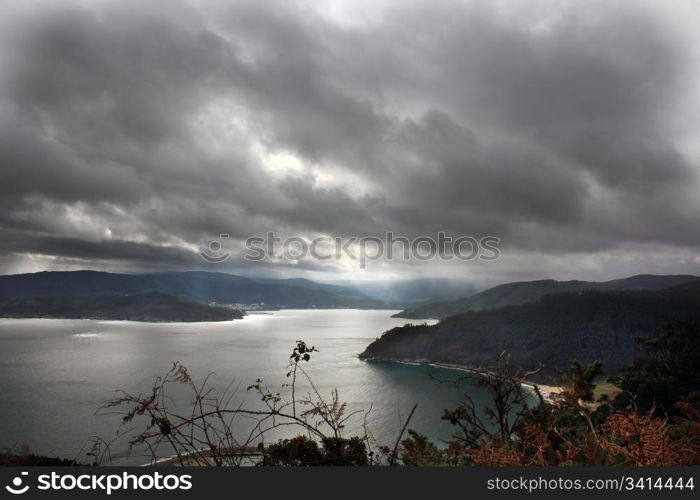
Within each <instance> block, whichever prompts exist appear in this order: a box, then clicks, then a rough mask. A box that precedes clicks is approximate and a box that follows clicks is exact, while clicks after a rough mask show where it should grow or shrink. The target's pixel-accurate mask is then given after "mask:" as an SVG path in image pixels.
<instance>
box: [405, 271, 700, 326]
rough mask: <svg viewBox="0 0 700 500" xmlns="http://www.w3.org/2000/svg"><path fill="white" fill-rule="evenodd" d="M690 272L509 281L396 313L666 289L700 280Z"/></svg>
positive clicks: (444, 312)
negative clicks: (574, 294) (586, 292)
mask: <svg viewBox="0 0 700 500" xmlns="http://www.w3.org/2000/svg"><path fill="white" fill-rule="evenodd" d="M698 280H700V277H698V276H691V275H667V276H663V275H661V276H659V275H651V274H642V275H637V276H631V277H629V278H623V279H616V280H612V281H555V280H538V281H519V282H515V283H506V284H503V285H498V286H495V287H493V288H489V289H487V290H484V291H483V292H479V293H477V294H474V295H471V296H469V297H466V298H461V299H457V300H449V301H441V302H431V303H429V304H423V305H420V306H416V307H411V308H408V309H406V310H404V311H401V312H400V313H397V314H395V317H397V318H409V319H440V318H446V317H448V316H452V315H454V314H459V313H463V312H466V311H479V310H482V309H497V308H499V307H504V306H514V305H521V304H527V303H528V302H535V301H537V300H539V299H540V298H541V297H542V296H544V295H548V294H553V293H565V292H580V291H584V290H599V291H621V290H661V289H663V288H667V287H671V286H674V285H679V284H682V283H688V282H692V281H698Z"/></svg>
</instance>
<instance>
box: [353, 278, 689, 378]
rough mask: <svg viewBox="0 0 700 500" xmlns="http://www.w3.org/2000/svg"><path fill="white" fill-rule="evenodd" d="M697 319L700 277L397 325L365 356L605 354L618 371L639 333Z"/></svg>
mask: <svg viewBox="0 0 700 500" xmlns="http://www.w3.org/2000/svg"><path fill="white" fill-rule="evenodd" d="M698 317H700V282H694V283H686V284H683V285H680V286H676V287H672V288H668V289H664V290H660V291H619V292H601V291H586V292H573V293H563V294H555V295H546V296H544V297H542V298H541V299H540V300H539V301H538V302H533V303H528V304H525V305H520V306H508V307H504V308H500V309H490V310H482V311H470V312H466V313H461V314H458V315H454V316H450V317H448V318H445V319H443V320H442V321H440V322H439V323H438V324H436V325H433V326H425V325H418V326H413V325H406V326H404V327H400V328H394V329H393V330H390V331H388V332H386V333H385V334H384V335H383V336H382V337H381V338H380V339H378V340H376V341H375V342H373V343H372V344H370V345H369V346H368V347H367V349H366V350H365V352H364V353H362V355H361V356H362V357H365V358H377V359H387V360H413V361H430V362H443V363H455V364H461V365H468V366H486V365H491V364H492V363H493V362H494V360H495V359H496V358H497V356H498V355H499V354H500V353H501V352H503V351H504V350H505V351H508V352H509V353H510V354H511V356H512V360H513V362H514V363H515V364H517V365H519V366H522V367H524V368H528V369H534V368H537V367H538V366H540V364H544V365H547V366H549V367H553V366H566V365H568V361H569V359H571V358H577V359H580V360H581V361H584V362H590V361H593V360H595V359H603V360H605V363H606V364H605V367H606V371H607V372H608V373H613V372H615V371H616V370H617V369H619V368H620V367H622V366H626V365H628V364H629V363H630V362H631V361H632V359H633V356H634V343H633V338H634V337H636V336H640V335H647V334H651V333H653V332H655V331H656V330H657V329H658V328H659V327H660V326H661V325H662V324H664V323H666V322H668V321H673V320H677V319H688V318H698Z"/></svg>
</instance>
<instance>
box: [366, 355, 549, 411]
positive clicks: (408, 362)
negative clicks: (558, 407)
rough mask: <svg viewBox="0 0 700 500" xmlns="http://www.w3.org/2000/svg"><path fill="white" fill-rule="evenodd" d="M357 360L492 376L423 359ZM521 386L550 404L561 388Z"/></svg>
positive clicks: (532, 384)
mask: <svg viewBox="0 0 700 500" xmlns="http://www.w3.org/2000/svg"><path fill="white" fill-rule="evenodd" d="M358 358H360V359H361V360H362V361H368V362H373V363H396V364H402V365H414V366H432V367H434V368H444V369H447V370H454V371H460V372H466V373H471V374H473V375H483V376H487V377H488V376H492V375H493V372H490V371H488V370H484V369H481V368H475V367H473V366H468V365H461V364H458V363H444V362H441V361H430V360H427V359H425V360H423V359H394V358H379V357H376V356H363V355H362V354H359V355H358ZM522 386H523V387H525V388H526V389H528V390H529V391H530V392H532V393H533V394H535V393H536V392H535V387H537V388H538V389H539V390H540V392H541V394H542V397H543V398H544V399H545V401H548V402H550V403H551V402H552V401H553V399H554V398H555V397H556V395H557V394H559V393H561V392H562V387H560V386H557V385H549V384H540V383H539V382H535V381H532V380H526V381H524V382H523V383H522Z"/></svg>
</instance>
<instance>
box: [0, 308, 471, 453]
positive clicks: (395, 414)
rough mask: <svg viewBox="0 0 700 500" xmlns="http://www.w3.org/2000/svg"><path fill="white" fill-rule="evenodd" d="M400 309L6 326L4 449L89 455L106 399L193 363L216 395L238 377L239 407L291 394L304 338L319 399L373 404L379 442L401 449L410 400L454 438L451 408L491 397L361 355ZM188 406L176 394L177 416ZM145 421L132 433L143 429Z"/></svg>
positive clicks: (2, 340)
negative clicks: (291, 366)
mask: <svg viewBox="0 0 700 500" xmlns="http://www.w3.org/2000/svg"><path fill="white" fill-rule="evenodd" d="M393 312H394V311H359V310H284V311H277V312H273V313H269V314H251V315H249V316H247V317H246V318H245V319H243V320H237V321H232V322H221V323H138V322H128V321H94V320H48V319H35V320H10V319H2V320H0V353H1V355H0V395H1V396H0V397H1V398H2V403H1V405H0V448H6V447H12V446H16V445H19V444H20V443H27V444H28V445H29V446H30V448H31V450H32V451H33V452H35V453H40V454H50V455H53V456H61V457H66V458H77V459H79V460H82V459H84V453H85V449H84V447H85V446H86V443H87V442H88V441H89V439H90V438H91V436H101V437H104V438H106V439H111V438H112V437H114V431H115V430H116V429H117V427H118V425H119V418H118V417H117V416H114V415H112V416H101V415H95V411H96V410H97V408H98V407H99V405H100V403H101V402H102V401H104V400H107V399H110V398H112V397H113V396H114V395H115V393H114V391H115V390H116V389H124V390H126V391H128V392H131V393H139V392H148V391H149V389H150V388H151V387H152V384H153V380H154V378H155V377H156V376H158V375H161V374H164V373H165V372H167V370H168V369H169V368H170V366H171V364H172V362H173V361H180V362H182V363H183V364H184V365H185V366H187V367H188V369H189V371H190V373H191V374H192V376H193V378H194V379H195V380H202V379H203V378H204V377H206V376H207V375H208V374H209V373H212V372H213V373H214V375H213V376H212V378H211V382H210V384H211V385H212V386H213V387H214V388H215V389H216V390H217V391H220V392H221V391H223V390H224V389H226V387H227V386H228V385H229V384H230V383H231V382H232V381H233V382H234V387H235V386H238V385H240V389H239V390H238V391H237V392H236V394H235V396H234V399H233V401H234V402H235V404H237V403H240V402H241V401H247V402H248V403H251V404H254V402H255V398H254V396H253V394H251V393H248V392H246V391H245V387H246V386H247V385H249V384H251V383H253V382H254V381H255V380H256V379H257V378H261V379H263V381H264V382H265V383H266V384H267V385H268V386H269V387H270V388H271V389H274V391H273V392H278V391H282V393H283V395H284V394H285V392H284V391H285V390H286V389H284V388H281V386H282V384H285V383H286V382H288V379H287V378H286V377H285V374H286V366H287V362H288V359H289V354H290V353H291V350H292V348H293V346H294V343H295V341H296V340H297V339H303V340H305V341H306V342H307V343H309V344H313V345H315V346H316V348H317V349H319V351H320V352H318V353H316V354H315V355H314V356H313V359H312V361H311V362H310V363H308V364H307V365H305V368H306V369H307V371H308V373H309V374H310V376H311V377H312V379H313V381H314V383H315V384H316V385H317V386H318V388H319V390H320V391H321V392H322V394H324V395H329V394H330V392H331V390H332V389H333V388H337V389H338V390H339V393H340V397H341V399H342V400H343V401H346V402H347V403H348V408H349V410H350V411H352V410H356V409H363V410H369V409H370V408H371V411H370V413H369V415H368V416H367V426H368V429H369V430H370V432H371V433H372V435H373V437H374V438H375V440H376V441H377V442H378V443H380V444H381V443H387V444H393V441H394V439H395V438H396V435H397V433H398V431H399V430H400V427H401V423H402V419H403V418H406V416H407V415H408V413H409V411H410V409H411V407H412V406H413V404H414V403H418V409H417V411H416V414H415V416H414V419H413V420H412V422H411V426H410V427H412V428H415V429H416V430H418V431H420V432H423V433H425V434H427V435H429V436H430V437H432V438H434V439H436V440H440V439H447V438H449V436H450V434H451V432H452V429H451V427H450V426H449V424H447V423H445V422H441V420H440V414H441V412H442V410H443V409H444V408H452V407H454V406H455V404H456V403H457V401H458V400H459V397H460V394H461V393H462V392H464V391H467V390H469V391H470V395H471V396H472V397H473V398H476V400H477V401H478V400H479V399H481V398H483V394H480V393H479V392H478V391H476V390H475V389H474V388H469V387H464V385H463V386H462V388H460V389H459V390H458V389H455V388H454V387H451V386H450V385H449V384H446V383H440V382H438V381H436V380H435V378H437V379H439V380H453V379H455V378H457V377H458V376H459V373H458V372H455V371H452V370H445V369H441V368H434V367H429V366H409V365H399V364H386V363H370V362H364V361H361V360H359V359H358V358H357V354H358V353H360V352H362V351H363V350H364V348H365V347H366V346H367V345H368V344H369V343H370V342H371V341H372V340H374V338H376V337H378V336H379V335H381V333H382V332H384V331H386V330H388V329H390V328H393V327H394V326H400V325H402V324H403V323H405V320H403V319H400V318H391V314H393ZM305 391H306V388H304V387H303V386H302V387H301V392H305ZM176 392H177V391H176ZM189 401H191V398H190V397H189V396H187V395H183V394H174V402H173V404H174V405H176V406H178V407H179V408H184V407H185V406H186V404H187V403H188V402H189ZM363 423H364V419H363V417H362V416H358V417H357V418H355V419H354V421H350V422H349V423H348V428H347V432H348V434H353V433H360V432H362V428H363ZM140 424H142V425H141V426H140V427H138V429H134V430H133V432H132V433H131V434H133V433H135V431H136V430H139V431H140V430H143V424H144V422H143V421H141V422H140ZM241 425H244V424H243V423H241ZM241 430H243V429H241ZM286 432H287V433H289V432H292V431H291V430H287V431H286ZM293 434H296V432H293ZM126 449H127V444H126V440H125V439H120V440H117V441H116V442H115V443H114V444H113V445H112V452H113V456H114V458H115V462H116V463H122V462H129V463H135V462H136V463H138V462H139V461H141V462H143V459H142V458H140V457H127V456H126Z"/></svg>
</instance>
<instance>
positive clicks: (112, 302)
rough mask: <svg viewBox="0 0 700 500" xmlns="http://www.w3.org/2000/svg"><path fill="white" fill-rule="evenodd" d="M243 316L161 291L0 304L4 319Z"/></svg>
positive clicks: (224, 318) (222, 318) (215, 318)
mask: <svg viewBox="0 0 700 500" xmlns="http://www.w3.org/2000/svg"><path fill="white" fill-rule="evenodd" d="M242 317H243V313H242V312H241V311H239V310H237V309H231V308H226V307H213V306H209V305H206V304H201V303H199V302H192V301H189V300H185V299H183V298H180V297H175V296H173V295H167V294H164V293H160V292H143V293H136V294H133V295H120V294H107V295H104V294H101V295H82V296H55V297H30V298H22V299H10V300H5V301H3V302H0V318H62V319H80V318H91V319H101V320H130V321H227V320H232V319H241V318H242Z"/></svg>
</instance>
